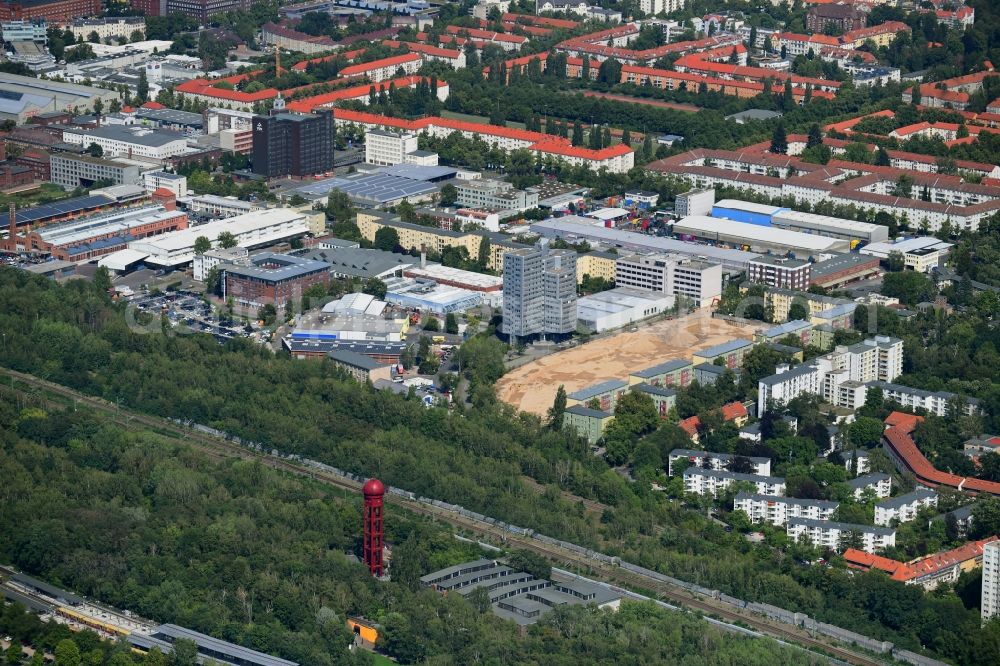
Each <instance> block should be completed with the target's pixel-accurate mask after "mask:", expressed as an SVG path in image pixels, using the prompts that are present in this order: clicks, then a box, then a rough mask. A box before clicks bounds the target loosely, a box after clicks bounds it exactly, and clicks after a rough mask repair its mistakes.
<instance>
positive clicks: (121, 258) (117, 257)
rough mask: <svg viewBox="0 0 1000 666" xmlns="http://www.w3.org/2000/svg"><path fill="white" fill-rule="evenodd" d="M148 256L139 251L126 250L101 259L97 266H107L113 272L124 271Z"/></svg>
mask: <svg viewBox="0 0 1000 666" xmlns="http://www.w3.org/2000/svg"><path fill="white" fill-rule="evenodd" d="M148 256H149V254H148V253H146V252H139V251H138V250H129V249H128V248H126V249H124V250H118V251H117V252H112V253H111V254H109V255H106V256H104V257H101V259H100V260H99V261H98V262H97V265H98V266H106V267H107V268H108V269H110V270H113V271H123V270H125V269H127V268H128V267H129V266H131V265H132V264H134V263H136V262H139V261H142V260H143V259H145V258H146V257H148Z"/></svg>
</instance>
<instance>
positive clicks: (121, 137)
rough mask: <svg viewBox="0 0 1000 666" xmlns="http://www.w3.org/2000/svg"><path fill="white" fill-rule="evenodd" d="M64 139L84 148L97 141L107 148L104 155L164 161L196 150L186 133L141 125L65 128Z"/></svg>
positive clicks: (104, 148) (103, 148) (102, 148)
mask: <svg viewBox="0 0 1000 666" xmlns="http://www.w3.org/2000/svg"><path fill="white" fill-rule="evenodd" d="M63 141H65V142H66V143H72V144H76V145H81V146H84V147H86V146H89V145H90V144H92V143H95V144H97V145H98V146H100V147H101V150H103V151H104V157H128V158H133V157H139V158H144V159H147V160H155V161H161V160H165V159H167V158H170V157H174V156H176V155H183V154H184V153H188V152H192V149H191V148H189V147H188V142H187V137H185V136H184V135H183V134H178V133H177V132H166V131H163V130H151V129H148V128H146V127H141V126H138V125H133V126H128V125H106V126H104V127H95V128H93V129H82V128H69V129H64V130H63Z"/></svg>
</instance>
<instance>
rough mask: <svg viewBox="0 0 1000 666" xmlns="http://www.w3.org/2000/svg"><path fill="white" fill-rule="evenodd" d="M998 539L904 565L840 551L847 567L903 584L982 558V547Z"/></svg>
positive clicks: (885, 559) (867, 555)
mask: <svg viewBox="0 0 1000 666" xmlns="http://www.w3.org/2000/svg"><path fill="white" fill-rule="evenodd" d="M998 538H1000V537H997V536H991V537H989V538H986V539H982V540H980V541H971V542H969V543H966V544H963V545H961V546H959V547H958V548H955V549H953V550H948V551H944V552H942V553H935V554H933V555H928V556H927V557H925V558H922V559H918V560H913V561H912V562H907V563H903V562H899V561H897V560H893V559H889V558H888V557H881V556H879V555H871V554H869V553H866V552H864V551H860V550H857V549H854V548H848V549H847V550H845V551H844V559H845V560H846V561H847V564H848V566H850V567H853V568H857V569H865V570H868V569H878V570H880V571H885V572H886V573H888V574H890V577H891V578H892V579H893V580H898V581H901V582H906V581H910V580H915V579H920V578H924V577H925V576H933V575H935V574H937V573H939V572H941V571H942V570H945V569H950V568H952V567H954V566H956V565H959V564H961V563H962V562H967V561H969V560H973V559H977V558H979V557H982V555H983V546H985V545H986V544H988V543H991V542H993V541H996V540H997V539H998Z"/></svg>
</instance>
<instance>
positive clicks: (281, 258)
mask: <svg viewBox="0 0 1000 666" xmlns="http://www.w3.org/2000/svg"><path fill="white" fill-rule="evenodd" d="M220 270H221V272H222V273H223V280H222V285H223V294H222V295H223V298H230V297H232V298H233V301H234V302H235V303H236V304H237V305H241V306H244V307H254V308H259V307H262V306H264V305H268V304H270V305H273V306H275V307H276V308H280V307H284V305H285V303H286V302H288V301H290V300H291V301H297V300H299V299H301V298H302V294H303V293H305V291H306V290H307V289H309V287H311V286H313V285H314V284H324V285H326V284H329V283H330V264H328V263H326V262H323V261H314V260H310V259H301V258H299V257H293V256H291V255H287V254H273V253H264V254H258V255H256V256H254V257H251V258H250V264H249V265H247V266H237V265H234V264H224V265H223V266H221V267H220Z"/></svg>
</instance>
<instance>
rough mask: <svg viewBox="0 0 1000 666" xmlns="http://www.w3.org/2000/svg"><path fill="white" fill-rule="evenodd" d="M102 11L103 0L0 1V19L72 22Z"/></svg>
mask: <svg viewBox="0 0 1000 666" xmlns="http://www.w3.org/2000/svg"><path fill="white" fill-rule="evenodd" d="M100 13H101V0H15V1H14V2H9V1H8V2H0V21H24V20H32V19H45V20H46V21H48V22H49V23H70V22H72V21H73V20H74V19H78V18H80V17H83V16H97V15H98V14H100Z"/></svg>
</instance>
